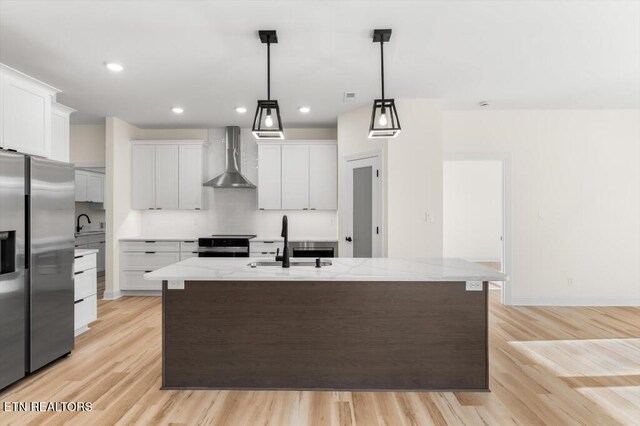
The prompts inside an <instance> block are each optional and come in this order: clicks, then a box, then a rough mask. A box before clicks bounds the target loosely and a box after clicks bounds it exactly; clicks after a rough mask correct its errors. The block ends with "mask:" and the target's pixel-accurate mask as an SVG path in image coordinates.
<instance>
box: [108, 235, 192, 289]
mask: <svg viewBox="0 0 640 426" xmlns="http://www.w3.org/2000/svg"><path fill="white" fill-rule="evenodd" d="M197 248H198V242H197V241H195V240H162V241H156V240H120V289H122V290H136V291H149V290H151V291H159V290H162V281H147V280H145V279H144V277H143V275H144V274H146V273H147V272H151V271H154V270H156V269H160V268H163V267H165V266H169V265H171V264H173V263H177V262H180V261H181V260H184V259H188V258H189V257H196V256H198V252H197Z"/></svg>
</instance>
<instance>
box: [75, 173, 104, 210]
mask: <svg viewBox="0 0 640 426" xmlns="http://www.w3.org/2000/svg"><path fill="white" fill-rule="evenodd" d="M76 202H88V203H103V202H104V174H102V173H96V172H91V171H88V170H76Z"/></svg>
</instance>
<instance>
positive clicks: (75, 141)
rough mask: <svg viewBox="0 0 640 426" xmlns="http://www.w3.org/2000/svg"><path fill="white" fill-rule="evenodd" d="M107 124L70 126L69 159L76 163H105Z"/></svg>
mask: <svg viewBox="0 0 640 426" xmlns="http://www.w3.org/2000/svg"><path fill="white" fill-rule="evenodd" d="M105 157H106V149H105V125H104V124H72V125H71V126H69V159H70V161H71V162H72V163H74V164H76V165H97V164H104V163H105Z"/></svg>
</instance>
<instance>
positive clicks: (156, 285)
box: [120, 271, 162, 290]
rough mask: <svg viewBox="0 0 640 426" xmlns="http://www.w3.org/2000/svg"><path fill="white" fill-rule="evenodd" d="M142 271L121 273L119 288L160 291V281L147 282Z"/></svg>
mask: <svg viewBox="0 0 640 426" xmlns="http://www.w3.org/2000/svg"><path fill="white" fill-rule="evenodd" d="M144 274H145V272H144V271H122V276H121V282H120V288H122V289H123V290H162V281H160V280H157V281H147V280H145V279H144V278H143V277H142V276H143V275H144Z"/></svg>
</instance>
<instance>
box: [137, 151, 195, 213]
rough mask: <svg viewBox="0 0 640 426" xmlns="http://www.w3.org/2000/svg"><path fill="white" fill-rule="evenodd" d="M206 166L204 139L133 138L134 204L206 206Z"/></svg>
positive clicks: (166, 207)
mask: <svg viewBox="0 0 640 426" xmlns="http://www.w3.org/2000/svg"><path fill="white" fill-rule="evenodd" d="M205 166H206V145H205V142H204V141H201V140H169V141H151V140H134V141H131V185H132V187H131V207H132V208H133V209H134V210H201V209H204V208H205V206H206V203H205V202H204V187H203V186H202V184H203V183H204V178H205Z"/></svg>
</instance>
